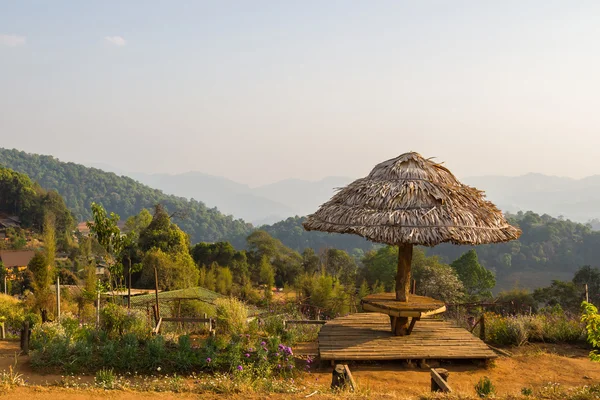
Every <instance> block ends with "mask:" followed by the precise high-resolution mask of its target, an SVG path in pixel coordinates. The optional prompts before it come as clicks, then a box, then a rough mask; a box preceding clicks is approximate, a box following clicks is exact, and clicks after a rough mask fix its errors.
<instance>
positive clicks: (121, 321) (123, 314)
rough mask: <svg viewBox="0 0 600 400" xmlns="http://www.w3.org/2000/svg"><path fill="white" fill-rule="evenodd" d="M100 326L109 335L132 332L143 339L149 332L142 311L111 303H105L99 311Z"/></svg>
mask: <svg viewBox="0 0 600 400" xmlns="http://www.w3.org/2000/svg"><path fill="white" fill-rule="evenodd" d="M100 326H101V327H102V329H103V330H104V331H105V332H106V333H107V334H108V335H109V336H111V337H120V336H123V335H125V334H127V333H132V334H134V335H136V336H137V337H138V338H139V339H143V338H146V337H148V336H149V335H150V333H151V328H150V326H149V325H148V320H147V318H146V316H145V315H144V313H143V312H142V311H140V310H132V309H129V310H128V309H127V308H125V307H121V306H118V305H116V304H113V303H108V304H106V306H105V307H104V308H103V309H102V310H101V311H100Z"/></svg>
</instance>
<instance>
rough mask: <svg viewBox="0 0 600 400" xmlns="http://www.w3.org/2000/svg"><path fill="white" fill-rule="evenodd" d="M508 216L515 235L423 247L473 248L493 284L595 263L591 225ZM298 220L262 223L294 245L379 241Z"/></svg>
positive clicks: (598, 236)
mask: <svg viewBox="0 0 600 400" xmlns="http://www.w3.org/2000/svg"><path fill="white" fill-rule="evenodd" d="M507 218H508V220H509V221H510V222H511V223H512V224H513V225H517V226H519V227H520V228H521V229H522V230H523V234H522V236H521V237H520V239H519V240H516V241H513V242H508V243H499V244H489V245H480V246H474V247H471V246H456V245H453V244H446V243H444V244H440V245H438V246H435V247H433V248H425V249H424V250H425V251H426V252H427V254H428V255H439V256H440V258H441V260H442V261H443V262H445V263H450V262H452V261H453V260H456V259H457V258H458V257H460V256H461V255H462V254H464V253H465V252H467V251H468V250H470V249H472V248H474V249H475V250H476V251H477V254H478V256H479V262H480V263H481V264H482V265H484V266H485V267H486V268H488V269H491V270H493V271H494V272H495V274H496V277H497V286H496V289H497V290H498V289H510V288H512V287H514V286H521V287H527V288H537V287H541V286H546V285H549V284H550V283H551V281H552V280H553V279H560V280H570V279H571V278H572V277H573V274H574V273H575V272H576V271H577V270H578V268H580V267H581V266H582V265H591V266H600V232H598V231H594V230H592V228H591V226H589V225H585V224H580V223H577V222H572V221H569V220H563V219H558V218H553V217H551V216H549V215H541V216H540V215H538V214H535V213H534V212H531V211H530V212H527V213H522V212H520V213H518V214H508V215H507ZM302 221H303V218H288V219H287V220H285V221H281V222H279V223H277V224H273V225H270V226H265V227H263V228H262V229H264V230H265V231H267V232H269V234H271V235H272V236H273V237H276V238H278V239H280V240H281V241H282V242H283V243H284V244H285V245H287V246H289V247H291V248H293V249H295V250H297V251H302V249H304V248H305V247H312V248H314V249H316V250H319V249H321V248H324V247H330V248H338V249H342V250H346V251H348V252H354V253H355V255H357V254H356V253H357V252H358V250H356V249H360V250H362V251H366V250H370V249H372V248H374V247H378V245H377V244H375V243H371V242H368V241H366V240H364V239H362V238H360V237H358V236H354V235H333V234H327V233H320V232H306V231H304V229H303V228H302Z"/></svg>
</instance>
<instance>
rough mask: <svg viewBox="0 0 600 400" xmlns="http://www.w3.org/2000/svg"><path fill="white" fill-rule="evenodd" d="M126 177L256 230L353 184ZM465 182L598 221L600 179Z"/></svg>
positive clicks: (515, 204)
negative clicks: (253, 184) (250, 183)
mask: <svg viewBox="0 0 600 400" xmlns="http://www.w3.org/2000/svg"><path fill="white" fill-rule="evenodd" d="M102 166H103V169H108V170H112V171H115V172H119V170H118V169H115V168H111V167H110V166H105V165H104V164H103V165H102ZM126 175H128V176H131V177H133V178H135V179H137V180H139V181H140V182H142V183H144V184H147V185H149V186H151V187H156V188H158V189H160V190H162V191H164V192H165V193H168V194H173V195H176V196H184V197H189V198H194V199H196V200H198V201H202V202H203V203H205V204H207V205H208V206H209V207H217V208H218V209H219V210H221V211H222V212H224V213H226V214H232V215H235V216H236V217H239V218H243V219H244V220H246V221H250V222H252V223H253V224H254V225H256V226H260V225H264V224H273V223H275V222H278V221H282V220H285V219H287V218H289V217H295V216H305V215H307V214H310V213H312V212H314V211H315V210H316V209H317V208H318V207H319V206H320V205H321V204H323V203H324V202H326V201H327V200H329V199H330V198H331V196H333V194H334V193H335V189H336V188H338V187H343V186H345V185H347V184H348V183H350V182H351V181H352V180H353V179H352V178H349V177H326V178H323V179H321V180H319V181H307V180H301V179H286V180H283V181H280V182H275V183H272V184H269V185H264V186H259V187H255V188H251V187H249V186H248V185H245V184H242V183H238V182H234V181H232V180H230V179H227V178H223V177H219V176H211V175H206V174H202V173H200V172H188V173H185V174H175V175H168V174H143V173H127V174H126ZM461 180H462V181H463V182H464V183H466V184H468V185H471V186H475V187H477V188H478V189H481V190H484V191H485V192H486V195H487V197H488V199H490V200H491V201H492V202H493V203H494V204H496V205H497V206H498V207H499V208H500V209H501V210H503V211H505V212H513V213H516V212H518V211H527V210H535V211H536V212H539V213H541V214H549V215H552V216H555V217H558V216H563V217H564V218H566V219H571V220H573V221H578V222H588V221H590V220H592V219H600V206H599V205H600V175H595V176H590V177H587V178H583V179H573V178H564V177H556V176H549V175H543V174H534V173H531V174H526V175H522V176H475V177H467V178H463V179H461ZM596 225H597V224H594V226H596Z"/></svg>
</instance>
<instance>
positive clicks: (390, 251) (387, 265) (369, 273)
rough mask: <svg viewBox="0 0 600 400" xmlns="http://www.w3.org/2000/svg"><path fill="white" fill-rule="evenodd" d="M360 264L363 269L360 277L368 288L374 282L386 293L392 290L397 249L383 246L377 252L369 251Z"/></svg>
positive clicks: (396, 263) (394, 282)
mask: <svg viewBox="0 0 600 400" xmlns="http://www.w3.org/2000/svg"><path fill="white" fill-rule="evenodd" d="M416 251H417V249H414V252H416ZM414 252H413V258H414ZM362 263H363V265H364V267H365V268H364V269H363V270H362V275H363V276H364V278H365V279H366V280H367V283H368V284H369V285H370V286H373V285H375V282H379V283H380V284H382V285H383V286H384V288H385V290H386V291H390V292H391V291H392V290H394V287H395V284H396V271H397V266H398V248H397V247H396V246H385V247H381V248H380V249H378V250H371V251H369V252H367V253H366V254H365V257H364V258H363V260H362Z"/></svg>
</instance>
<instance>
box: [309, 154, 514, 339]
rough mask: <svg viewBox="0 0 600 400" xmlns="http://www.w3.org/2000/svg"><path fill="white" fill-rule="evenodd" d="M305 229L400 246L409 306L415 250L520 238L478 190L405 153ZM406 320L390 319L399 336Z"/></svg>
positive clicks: (342, 194)
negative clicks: (425, 247) (349, 234)
mask: <svg viewBox="0 0 600 400" xmlns="http://www.w3.org/2000/svg"><path fill="white" fill-rule="evenodd" d="M303 225H304V228H305V229H306V230H309V231H310V230H318V231H324V232H334V233H353V234H356V235H360V236H363V237H365V238H367V239H369V240H371V241H374V242H379V243H387V244H391V245H398V247H399V249H398V250H399V251H398V273H397V275H396V299H397V300H399V301H404V302H406V301H408V296H409V289H410V263H411V259H412V248H413V245H424V246H435V245H436V244H439V243H442V242H452V243H455V244H483V243H497V242H507V241H509V240H513V239H517V238H518V237H519V235H520V234H521V231H520V230H519V229H518V228H515V227H513V226H511V225H509V224H508V223H507V222H506V220H505V219H504V216H503V215H502V212H501V211H500V210H498V208H496V206H494V205H493V204H492V203H491V202H489V201H487V200H486V199H485V197H484V194H483V192H482V191H480V190H477V189H475V188H472V187H470V186H467V185H463V184H462V183H460V182H459V181H458V179H456V177H455V176H454V175H452V173H451V172H450V171H449V170H448V169H447V168H446V167H444V166H442V165H440V164H438V163H435V162H433V161H431V160H430V159H425V158H423V157H422V156H421V155H420V154H418V153H414V152H411V153H405V154H402V155H400V156H398V157H396V158H394V159H391V160H388V161H385V162H382V163H380V164H378V165H377V166H375V168H373V170H372V171H371V173H370V174H369V175H368V176H367V177H365V178H362V179H358V180H356V181H354V182H352V183H351V184H349V185H348V186H346V187H345V188H343V189H341V190H340V191H339V192H338V193H336V194H335V195H334V196H333V197H332V198H331V200H329V201H328V202H327V203H325V204H323V205H322V206H321V207H320V208H319V210H317V212H315V213H314V214H311V215H309V216H308V218H307V220H306V221H305V222H304V224H303ZM407 323H408V320H407V318H392V329H393V331H394V332H395V334H397V335H403V334H406V332H407V326H408V325H407Z"/></svg>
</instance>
